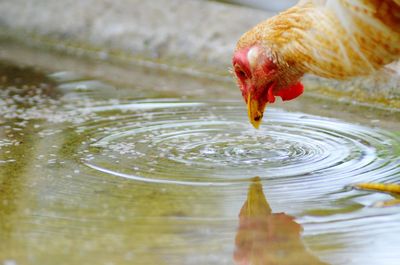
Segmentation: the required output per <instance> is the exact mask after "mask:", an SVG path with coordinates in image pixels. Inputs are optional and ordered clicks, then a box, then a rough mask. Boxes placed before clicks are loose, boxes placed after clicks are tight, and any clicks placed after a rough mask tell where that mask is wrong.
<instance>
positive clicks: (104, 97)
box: [0, 63, 400, 264]
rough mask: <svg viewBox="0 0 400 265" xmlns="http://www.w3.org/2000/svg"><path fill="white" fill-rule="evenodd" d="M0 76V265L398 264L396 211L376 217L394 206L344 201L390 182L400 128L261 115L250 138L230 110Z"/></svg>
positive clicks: (7, 72) (242, 113)
mask: <svg viewBox="0 0 400 265" xmlns="http://www.w3.org/2000/svg"><path fill="white" fill-rule="evenodd" d="M0 68H1V69H0V72H1V75H0V78H1V80H0V82H1V91H0V93H1V100H0V108H1V117H0V135H1V137H0V150H1V152H0V170H1V171H0V172H1V173H0V242H1V243H0V261H1V262H3V264H82V263H89V264H235V263H237V264H267V263H268V264H397V262H398V260H399V258H400V254H399V252H398V251H397V250H398V246H399V244H400V240H399V238H398V236H397V235H398V233H399V232H400V226H399V222H400V214H399V208H398V207H388V208H377V207H372V206H373V205H374V204H375V203H376V202H379V201H382V200H387V199H390V196H388V195H383V194H371V193H368V192H361V191H354V190H349V189H347V188H345V187H346V186H347V185H349V184H352V183H357V182H367V181H374V182H377V181H380V182H396V181H398V179H399V177H400V165H399V162H400V161H399V154H400V136H399V132H398V131H397V127H396V126H386V127H385V126H383V127H385V128H377V126H373V125H374V124H375V125H376V124H380V123H379V121H378V120H376V119H374V120H372V121H371V122H370V123H368V124H367V125H365V124H364V125H362V124H360V123H359V122H351V121H343V120H340V119H332V118H327V117H321V116H316V115H312V114H307V113H302V112H291V111H287V110H283V109H280V108H270V109H268V112H267V114H266V115H265V116H266V120H265V122H264V125H263V126H262V127H261V129H260V130H255V129H253V128H252V127H251V125H250V124H249V123H248V121H247V117H246V110H245V107H244V104H243V103H242V102H241V101H237V100H226V99H225V100H224V99H223V97H221V96H220V97H218V96H215V97H214V98H216V99H214V100H210V98H208V99H207V100H206V99H205V98H206V97H202V96H196V95H192V96H189V97H186V95H185V97H181V96H180V93H181V94H184V93H186V92H187V91H186V90H187V89H190V88H188V87H185V89H182V87H179V86H178V87H176V89H175V91H173V92H174V93H170V94H173V95H174V97H173V98H172V97H167V96H166V94H168V93H167V92H165V91H161V92H159V94H158V95H157V94H155V92H154V91H155V90H157V89H156V88H155V90H151V89H150V90H146V89H143V86H144V84H142V83H141V80H137V85H132V86H127V87H125V88H124V87H120V86H118V85H114V84H113V83H111V82H105V81H101V80H100V79H98V78H97V79H93V78H88V77H86V76H85V75H82V74H81V73H79V72H76V71H75V72H72V71H67V72H60V71H59V72H52V71H48V72H46V73H43V72H41V71H38V70H33V69H31V68H21V67H17V66H13V65H11V64H9V63H2V64H1V65H0ZM65 70H71V69H65ZM147 75H150V76H152V73H147ZM152 78H154V80H159V82H160V83H163V82H164V81H163V80H164V77H160V76H159V75H158V73H157V74H153V76H152ZM168 78H171V77H170V76H168ZM200 84H201V83H200ZM200 86H201V85H200ZM207 89H210V88H207V87H205V88H204V90H207ZM231 89H234V88H231ZM181 91H182V92H181ZM146 95H148V96H146ZM228 98H229V97H228ZM307 103H308V102H307ZM305 108H306V107H305ZM325 109H326V108H325ZM328 109H329V108H328ZM328 112H329V110H328ZM330 112H331V113H334V112H335V111H334V110H332V111H330ZM393 115H394V114H393ZM393 115H392V116H393ZM256 176H259V178H255V177H256ZM246 262H247V263H246ZM273 262H275V263H273ZM0 264H1V263H0Z"/></svg>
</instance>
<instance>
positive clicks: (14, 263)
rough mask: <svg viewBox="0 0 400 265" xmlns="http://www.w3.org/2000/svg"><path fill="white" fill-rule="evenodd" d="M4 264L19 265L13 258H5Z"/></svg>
mask: <svg viewBox="0 0 400 265" xmlns="http://www.w3.org/2000/svg"><path fill="white" fill-rule="evenodd" d="M3 265H17V262H16V261H15V260H13V259H6V260H4V262H3Z"/></svg>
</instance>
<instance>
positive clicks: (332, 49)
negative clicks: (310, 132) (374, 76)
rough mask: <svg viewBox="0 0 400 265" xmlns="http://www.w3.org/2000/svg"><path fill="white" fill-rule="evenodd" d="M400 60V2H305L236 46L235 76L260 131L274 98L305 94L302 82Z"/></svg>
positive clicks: (349, 74)
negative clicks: (309, 78) (315, 76)
mask: <svg viewBox="0 0 400 265" xmlns="http://www.w3.org/2000/svg"><path fill="white" fill-rule="evenodd" d="M399 57H400V0H302V1H300V2H299V3H298V4H297V5H296V6H294V7H292V8H290V9H288V10H287V11H285V12H283V13H280V14H278V15H277V16H275V17H272V18H270V19H268V20H266V21H264V22H261V23H260V24H258V25H257V26H255V27H254V28H253V29H251V30H250V31H248V32H246V33H245V34H244V35H243V36H242V37H241V38H240V39H239V41H238V43H237V46H236V50H235V52H234V56H233V59H232V64H233V71H234V74H235V75H236V79H237V82H238V85H239V87H240V90H241V92H242V95H243V98H244V100H245V102H246V104H247V109H248V115H249V119H250V122H251V123H252V124H253V126H254V127H256V128H258V127H259V125H260V122H261V119H262V116H263V113H264V109H265V106H266V105H267V104H268V103H273V102H274V101H275V97H276V96H280V97H281V98H282V100H291V99H294V98H296V97H298V96H299V95H301V94H302V92H303V85H302V84H301V82H300V79H301V77H302V76H303V75H304V74H306V73H309V74H313V75H317V76H321V77H325V78H332V79H340V80H344V79H349V78H352V77H357V76H365V75H369V74H371V73H373V72H374V71H376V70H378V69H379V68H381V67H382V66H384V65H386V64H389V63H391V62H393V61H395V60H397V59H398V58H399Z"/></svg>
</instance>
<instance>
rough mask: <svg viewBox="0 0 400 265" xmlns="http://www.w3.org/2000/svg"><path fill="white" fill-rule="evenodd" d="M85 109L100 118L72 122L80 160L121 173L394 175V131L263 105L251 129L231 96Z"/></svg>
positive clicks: (147, 176)
mask: <svg viewBox="0 0 400 265" xmlns="http://www.w3.org/2000/svg"><path fill="white" fill-rule="evenodd" d="M91 111H94V112H97V115H98V116H99V117H100V118H99V119H100V120H96V121H95V122H93V123H91V124H85V125H84V126H82V127H81V128H80V130H81V132H82V133H85V134H87V135H88V138H90V139H91V141H90V143H88V144H86V145H84V146H82V148H84V149H86V151H84V150H83V151H82V153H85V152H86V153H87V154H88V155H86V156H83V157H82V160H83V161H84V163H85V164H86V165H87V166H89V167H91V168H93V169H95V170H99V171H102V172H105V173H107V174H113V175H116V176H121V177H125V178H131V179H137V180H142V181H149V182H163V183H178V184H188V185H227V184H232V183H235V182H238V181H240V180H243V179H248V178H250V177H253V176H255V175H259V176H261V178H264V179H268V180H271V181H273V180H276V181H279V183H281V184H289V183H293V181H296V183H300V184H301V183H302V181H303V180H307V185H308V186H310V187H314V188H318V187H320V188H321V189H324V188H325V189H326V187H327V182H329V183H330V184H332V185H341V184H343V183H342V182H341V181H340V180H345V183H346V184H347V183H351V182H357V181H379V180H386V179H388V178H390V177H393V176H398V175H399V174H400V167H399V158H398V154H399V150H400V143H399V142H400V141H399V137H398V136H396V135H393V134H390V133H387V132H385V131H382V130H377V129H371V128H368V127H364V126H360V125H356V124H350V123H345V122H341V121H338V120H333V119H327V118H321V117H317V116H309V115H304V114H299V113H289V112H285V111H282V110H277V109H268V111H267V113H266V115H265V116H266V120H265V121H264V124H263V126H261V129H259V130H255V129H253V128H252V127H251V125H250V124H249V123H248V121H247V117H246V116H245V114H246V111H245V109H244V107H243V105H242V104H241V103H235V102H180V101H168V100H167V101H165V100H164V101H152V102H150V101H142V102H134V103H130V104H121V105H117V106H105V107H96V108H93V109H91ZM111 113H112V115H111ZM330 188H332V187H330Z"/></svg>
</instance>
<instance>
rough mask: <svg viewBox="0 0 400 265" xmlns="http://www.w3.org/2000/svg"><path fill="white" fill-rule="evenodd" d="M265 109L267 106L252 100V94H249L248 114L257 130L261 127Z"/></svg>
mask: <svg viewBox="0 0 400 265" xmlns="http://www.w3.org/2000/svg"><path fill="white" fill-rule="evenodd" d="M265 107H266V104H262V105H260V104H259V102H258V101H257V100H254V99H252V97H251V93H249V95H248V98H247V114H248V116H249V120H250V123H251V124H252V125H253V126H254V128H256V129H258V128H259V127H260V124H261V120H262V117H263V113H264V110H265Z"/></svg>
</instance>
